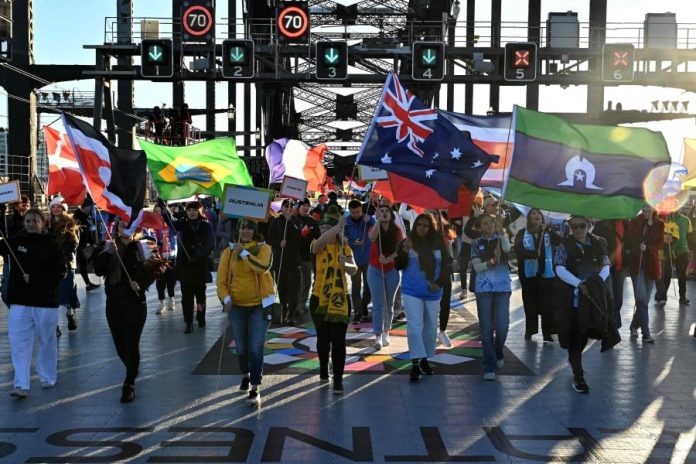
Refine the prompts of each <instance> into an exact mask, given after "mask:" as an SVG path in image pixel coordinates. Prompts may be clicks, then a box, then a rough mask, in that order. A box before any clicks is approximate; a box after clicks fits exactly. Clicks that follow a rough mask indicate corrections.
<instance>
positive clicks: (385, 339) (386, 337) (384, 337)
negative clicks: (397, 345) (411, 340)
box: [382, 332, 391, 346]
mask: <svg viewBox="0 0 696 464" xmlns="http://www.w3.org/2000/svg"><path fill="white" fill-rule="evenodd" d="M389 345H391V338H389V332H382V346H389Z"/></svg>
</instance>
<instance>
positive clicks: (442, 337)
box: [437, 330, 452, 348]
mask: <svg viewBox="0 0 696 464" xmlns="http://www.w3.org/2000/svg"><path fill="white" fill-rule="evenodd" d="M437 341H438V342H440V343H441V344H442V346H444V347H445V348H452V340H450V338H449V336H448V335H447V333H446V332H445V331H444V330H441V331H439V332H438V333H437Z"/></svg>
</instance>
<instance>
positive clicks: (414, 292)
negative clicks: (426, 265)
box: [401, 250, 442, 300]
mask: <svg viewBox="0 0 696 464" xmlns="http://www.w3.org/2000/svg"><path fill="white" fill-rule="evenodd" d="M441 269H442V252H441V251H440V250H435V278H434V279H433V281H434V282H438V281H439V280H440V270H441ZM401 293H403V294H404V295H408V296H412V297H414V298H420V299H421V300H439V299H440V298H442V288H440V289H439V290H438V291H436V292H431V291H430V289H429V288H428V281H427V280H426V278H425V273H424V272H423V271H421V268H420V264H419V263H418V254H417V253H416V252H415V251H413V250H411V251H410V252H409V253H408V264H407V265H406V268H405V269H404V270H403V271H402V273H401Z"/></svg>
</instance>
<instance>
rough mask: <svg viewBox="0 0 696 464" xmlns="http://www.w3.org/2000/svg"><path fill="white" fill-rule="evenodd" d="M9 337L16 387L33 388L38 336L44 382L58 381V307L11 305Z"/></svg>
mask: <svg viewBox="0 0 696 464" xmlns="http://www.w3.org/2000/svg"><path fill="white" fill-rule="evenodd" d="M8 322H9V336H10V348H11V349H12V365H13V366H14V371H15V374H14V387H15V388H21V389H22V390H28V389H29V378H30V376H31V372H30V370H31V354H32V351H33V349H34V337H38V339H39V354H38V355H37V356H36V371H37V373H38V374H39V379H41V382H48V383H50V384H55V383H56V377H57V375H58V342H57V340H56V326H57V325H58V308H39V307H36V306H23V305H17V304H13V305H10V314H9V318H8Z"/></svg>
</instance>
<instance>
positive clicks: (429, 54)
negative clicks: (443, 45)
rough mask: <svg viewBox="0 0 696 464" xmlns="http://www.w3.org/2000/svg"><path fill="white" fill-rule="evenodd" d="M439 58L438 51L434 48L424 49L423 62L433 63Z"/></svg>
mask: <svg viewBox="0 0 696 464" xmlns="http://www.w3.org/2000/svg"><path fill="white" fill-rule="evenodd" d="M435 60H437V53H435V50H433V49H432V48H426V49H425V50H423V63H425V64H433V63H434V62H435Z"/></svg>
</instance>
